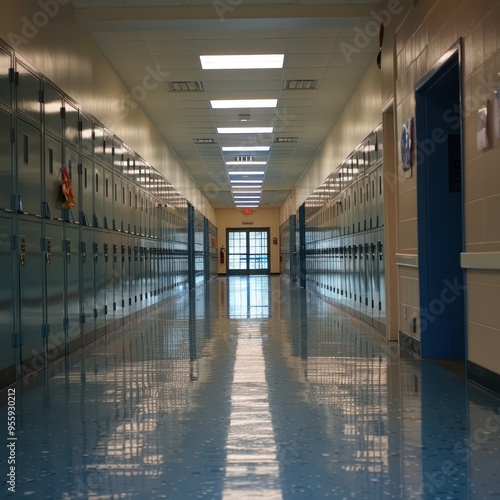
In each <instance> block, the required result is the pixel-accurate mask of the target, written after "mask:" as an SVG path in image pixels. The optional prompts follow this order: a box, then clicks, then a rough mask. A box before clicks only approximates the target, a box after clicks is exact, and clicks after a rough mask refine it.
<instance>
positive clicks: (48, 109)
mask: <svg viewBox="0 0 500 500" xmlns="http://www.w3.org/2000/svg"><path fill="white" fill-rule="evenodd" d="M62 107H63V99H62V95H61V94H59V92H57V91H56V90H54V89H53V88H52V87H51V86H50V85H47V83H45V84H44V87H43V108H42V109H43V116H44V120H45V131H46V132H49V133H51V134H54V135H56V136H57V137H58V138H59V139H62V133H63V121H62V118H63V112H62V111H61V109H62Z"/></svg>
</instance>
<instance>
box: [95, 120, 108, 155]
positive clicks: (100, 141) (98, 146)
mask: <svg viewBox="0 0 500 500" xmlns="http://www.w3.org/2000/svg"><path fill="white" fill-rule="evenodd" d="M104 148H105V143H104V130H103V128H102V127H99V126H98V125H94V155H95V156H96V157H97V158H99V159H100V160H101V161H103V160H104V157H105V149H104Z"/></svg>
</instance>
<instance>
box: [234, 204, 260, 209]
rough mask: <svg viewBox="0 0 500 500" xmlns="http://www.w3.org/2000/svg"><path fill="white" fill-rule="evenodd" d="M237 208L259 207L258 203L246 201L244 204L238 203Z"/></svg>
mask: <svg viewBox="0 0 500 500" xmlns="http://www.w3.org/2000/svg"><path fill="white" fill-rule="evenodd" d="M235 206H236V208H259V205H258V204H253V203H245V204H244V205H242V204H239V203H236V205H235Z"/></svg>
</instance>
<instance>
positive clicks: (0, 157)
mask: <svg viewBox="0 0 500 500" xmlns="http://www.w3.org/2000/svg"><path fill="white" fill-rule="evenodd" d="M1 54H2V52H1V51H0V55H1ZM0 62H1V58H0ZM11 127H12V124H11V117H10V114H9V113H6V112H5V111H2V110H1V109H0V210H2V209H10V208H11V194H12V189H13V187H14V186H13V184H12V147H11V146H12V145H11V135H10V134H11Z"/></svg>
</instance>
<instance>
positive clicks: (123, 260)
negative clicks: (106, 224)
mask: <svg viewBox="0 0 500 500" xmlns="http://www.w3.org/2000/svg"><path fill="white" fill-rule="evenodd" d="M122 262H125V245H122Z"/></svg>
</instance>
